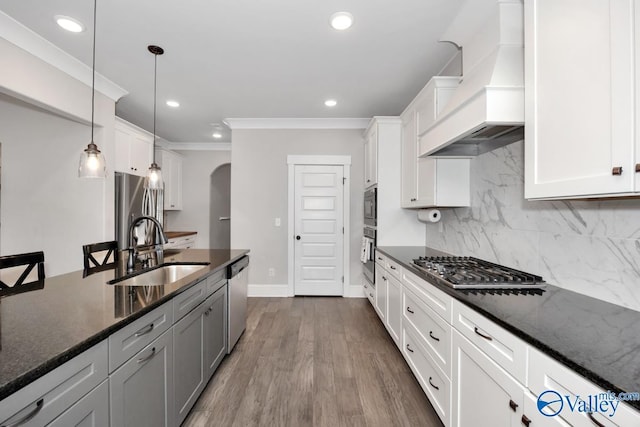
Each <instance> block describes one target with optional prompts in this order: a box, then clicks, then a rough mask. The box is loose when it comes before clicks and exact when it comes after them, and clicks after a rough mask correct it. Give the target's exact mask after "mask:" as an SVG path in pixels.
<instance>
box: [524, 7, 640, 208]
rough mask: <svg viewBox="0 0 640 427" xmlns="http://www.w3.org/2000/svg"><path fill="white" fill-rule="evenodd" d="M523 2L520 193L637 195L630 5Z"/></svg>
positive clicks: (634, 11)
mask: <svg viewBox="0 0 640 427" xmlns="http://www.w3.org/2000/svg"><path fill="white" fill-rule="evenodd" d="M524 7H525V9H524V10H525V14H524V15H525V46H526V49H525V99H526V104H525V197H526V198H528V199H544V198H576V197H579V198H588V197H611V196H623V195H634V194H635V195H637V194H638V192H639V191H640V177H639V175H640V173H638V171H636V165H637V164H638V163H640V160H639V155H640V150H639V149H638V148H639V147H640V145H639V144H640V142H638V141H640V138H637V136H636V135H635V134H636V132H637V129H638V125H639V123H638V106H637V104H636V99H637V97H638V93H639V92H638V88H637V85H636V82H637V81H638V78H637V77H638V76H640V67H639V66H638V63H634V58H636V59H635V60H636V61H637V60H638V59H637V55H636V54H634V52H638V46H640V43H638V42H637V41H636V39H637V36H636V34H635V33H634V26H635V23H637V22H640V20H638V14H639V13H640V12H639V11H638V7H637V2H636V1H634V0H608V1H605V0H603V1H587V2H585V1H582V0H531V1H526V2H525V4H524ZM568 17H570V19H569V18H568Z"/></svg>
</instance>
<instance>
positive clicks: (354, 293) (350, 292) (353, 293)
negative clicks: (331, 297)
mask: <svg viewBox="0 0 640 427" xmlns="http://www.w3.org/2000/svg"><path fill="white" fill-rule="evenodd" d="M344 297H345V298H365V295H364V288H363V287H362V285H351V286H347V289H345V293H344Z"/></svg>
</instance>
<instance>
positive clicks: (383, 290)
mask: <svg viewBox="0 0 640 427" xmlns="http://www.w3.org/2000/svg"><path fill="white" fill-rule="evenodd" d="M388 275H389V273H387V271H386V270H384V269H382V268H380V266H378V265H376V274H375V277H376V299H375V301H376V305H375V309H376V312H377V313H378V317H380V320H382V323H383V324H385V322H386V318H387V292H388V290H387V286H388V281H389V279H388V278H387V276H388Z"/></svg>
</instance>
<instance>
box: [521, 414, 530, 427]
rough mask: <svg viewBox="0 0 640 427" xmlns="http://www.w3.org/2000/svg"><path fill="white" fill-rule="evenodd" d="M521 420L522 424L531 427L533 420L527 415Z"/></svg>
mask: <svg viewBox="0 0 640 427" xmlns="http://www.w3.org/2000/svg"><path fill="white" fill-rule="evenodd" d="M521 421H522V424H524V425H525V426H526V427H529V426H530V425H531V420H530V419H529V418H528V417H527V416H526V415H523V416H522V418H521Z"/></svg>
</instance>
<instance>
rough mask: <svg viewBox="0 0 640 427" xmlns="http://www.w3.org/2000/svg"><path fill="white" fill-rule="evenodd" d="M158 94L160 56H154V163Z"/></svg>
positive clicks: (154, 157)
mask: <svg viewBox="0 0 640 427" xmlns="http://www.w3.org/2000/svg"><path fill="white" fill-rule="evenodd" d="M157 92H158V55H157V54H154V55H153V163H155V162H156V94H157Z"/></svg>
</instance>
